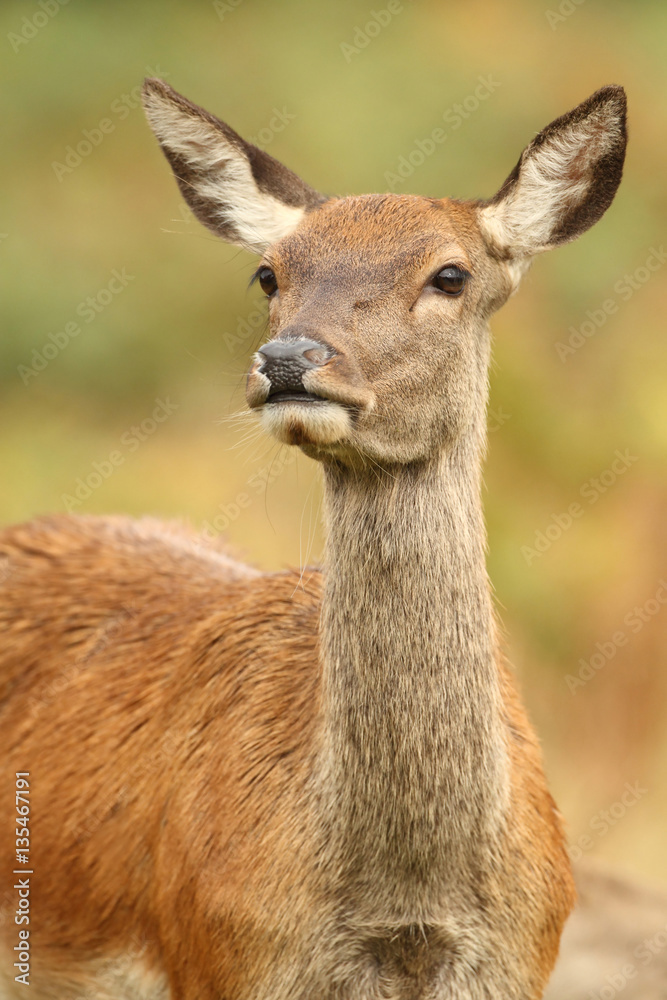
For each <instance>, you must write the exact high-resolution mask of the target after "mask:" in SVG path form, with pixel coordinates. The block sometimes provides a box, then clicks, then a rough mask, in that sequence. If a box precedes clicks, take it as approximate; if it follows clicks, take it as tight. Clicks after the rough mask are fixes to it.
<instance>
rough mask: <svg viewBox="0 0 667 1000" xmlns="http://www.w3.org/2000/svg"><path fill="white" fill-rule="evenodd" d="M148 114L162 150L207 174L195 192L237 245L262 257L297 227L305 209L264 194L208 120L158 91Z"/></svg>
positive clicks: (149, 102)
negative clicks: (188, 110)
mask: <svg viewBox="0 0 667 1000" xmlns="http://www.w3.org/2000/svg"><path fill="white" fill-rule="evenodd" d="M146 114H147V116H148V119H149V121H150V123H151V126H152V128H153V131H154V132H155V134H156V136H157V138H158V139H159V141H160V142H161V143H162V145H163V146H166V148H167V149H169V150H171V151H172V152H174V153H176V154H178V155H179V156H181V157H183V159H184V160H186V161H187V162H188V163H190V164H191V165H192V166H193V168H195V169H199V170H202V171H205V172H206V173H207V175H208V178H207V180H206V181H202V182H199V183H197V184H196V187H195V193H196V194H197V196H198V197H200V198H203V199H205V200H206V201H208V202H209V203H210V204H211V206H212V209H213V214H214V215H217V217H218V218H219V219H220V222H221V224H226V225H231V227H232V228H233V230H234V233H235V234H236V239H235V240H234V242H235V243H236V244H238V245H239V246H242V247H244V248H245V249H246V250H250V251H251V252H252V253H258V254H262V253H264V251H265V250H266V249H267V247H269V246H271V244H272V243H275V242H276V240H279V239H281V238H282V237H283V236H287V235H289V233H291V232H292V231H293V230H294V229H295V228H296V227H297V225H298V224H299V222H300V221H301V219H302V218H303V216H304V213H305V209H304V208H302V207H294V206H292V205H285V204H284V203H283V202H281V201H279V200H278V199H277V198H274V197H273V195H270V194H267V193H266V192H265V191H260V189H259V188H258V186H257V184H256V182H255V178H254V177H253V175H252V170H251V169H250V163H249V162H248V160H247V158H246V157H245V155H244V154H243V153H242V152H241V150H239V149H238V148H237V147H236V146H235V145H233V143H231V142H229V141H228V140H227V139H226V138H225V136H224V135H223V134H222V132H220V131H219V130H218V129H217V128H215V126H214V125H212V124H211V123H210V122H208V121H206V119H204V118H199V117H197V116H195V115H193V114H189V113H188V112H186V111H183V110H181V109H180V108H179V107H178V106H177V105H176V104H174V103H173V102H172V101H171V100H169V99H167V98H162V97H161V96H159V95H158V94H156V93H155V92H154V91H151V92H150V93H149V94H148V96H147V97H146Z"/></svg>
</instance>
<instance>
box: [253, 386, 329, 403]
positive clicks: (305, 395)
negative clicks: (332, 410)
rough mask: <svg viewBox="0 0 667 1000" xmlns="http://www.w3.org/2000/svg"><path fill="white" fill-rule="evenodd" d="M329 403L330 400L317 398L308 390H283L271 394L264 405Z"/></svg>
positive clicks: (322, 397)
mask: <svg viewBox="0 0 667 1000" xmlns="http://www.w3.org/2000/svg"><path fill="white" fill-rule="evenodd" d="M329 402H330V400H328V399H325V397H324V396H316V395H315V393H314V392H308V390H307V389H282V390H278V391H277V392H270V393H269V395H268V398H267V400H266V403H265V404H264V405H266V404H267V403H308V404H313V403H315V404H317V403H320V404H323V403H329Z"/></svg>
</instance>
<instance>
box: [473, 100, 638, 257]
mask: <svg viewBox="0 0 667 1000" xmlns="http://www.w3.org/2000/svg"><path fill="white" fill-rule="evenodd" d="M625 112H626V100H625V91H624V90H623V88H622V87H603V88H602V90H598V91H596V93H595V94H593V95H592V96H591V97H589V98H588V100H586V101H584V102H583V103H582V104H580V105H578V107H576V108H574V110H573V111H570V112H568V113H567V114H565V115H563V116H562V117H561V118H556V120H555V121H553V122H551V124H550V125H547V127H546V128H545V129H543V130H542V131H541V132H540V133H539V134H538V135H537V136H535V138H534V139H533V141H532V142H531V143H530V145H529V146H527V147H526V149H524V151H523V153H522V154H521V159H520V160H519V162H518V163H517V165H516V167H515V168H514V170H513V171H512V173H511V174H510V175H509V177H508V178H507V180H506V181H505V183H504V184H503V186H502V187H501V189H500V191H499V192H498V194H497V195H496V196H495V198H492V199H491V201H490V202H487V203H486V204H485V205H483V206H482V207H481V209H480V212H479V221H480V225H481V227H482V230H483V232H484V233H485V235H486V237H487V239H488V240H489V242H490V243H491V245H492V246H493V247H494V248H495V249H496V251H497V252H499V253H500V254H501V255H502V256H504V257H506V258H509V259H520V258H527V257H529V256H531V255H532V254H536V253H540V252H541V251H542V250H548V249H549V248H550V247H553V246H557V245H558V244H559V243H566V242H568V241H569V240H573V239H576V237H577V236H580V235H581V233H583V232H585V231H586V230H587V229H589V228H590V227H591V226H592V225H594V223H596V222H597V221H598V219H599V218H601V216H602V215H603V214H604V212H606V210H607V209H608V208H609V206H610V205H611V202H612V200H613V198H614V195H615V194H616V189H617V187H618V185H619V182H620V180H621V174H622V172H623V160H624V158H625V146H626V142H627V132H626V124H625Z"/></svg>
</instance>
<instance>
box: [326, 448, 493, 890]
mask: <svg viewBox="0 0 667 1000" xmlns="http://www.w3.org/2000/svg"><path fill="white" fill-rule="evenodd" d="M478 438H479V435H477V437H472V436H471V438H470V440H469V441H464V442H462V443H461V444H460V445H459V446H458V447H457V448H456V449H455V450H454V451H452V452H451V453H449V454H447V455H446V456H443V457H441V458H440V459H439V460H438V461H437V462H434V463H432V464H424V465H420V466H406V467H402V468H400V469H398V470H397V469H396V468H394V469H392V471H391V473H388V472H381V471H379V470H378V469H376V468H373V469H369V470H368V474H364V473H359V472H358V471H357V470H355V471H350V470H343V469H340V468H330V469H328V470H327V472H326V473H325V477H326V487H325V495H326V506H327V516H328V531H329V534H328V545H327V558H326V588H325V598H324V605H323V614H322V655H323V671H324V711H325V723H326V733H327V751H328V753H327V774H328V780H327V786H328V788H329V790H330V794H331V806H332V826H333V828H334V834H333V839H334V840H335V841H336V844H337V848H338V855H339V857H338V862H339V864H341V865H342V868H343V869H344V870H345V871H346V872H347V875H348V877H349V878H351V879H352V880H353V881H354V884H355V885H357V886H359V887H360V886H362V885H364V884H366V885H367V889H368V892H369V893H371V894H373V895H374V897H375V898H377V897H378V893H380V885H381V883H382V880H383V879H384V880H385V881H386V882H387V883H388V884H389V883H390V884H391V886H392V887H393V889H392V896H393V898H396V888H397V887H398V886H400V885H403V887H404V891H403V895H404V898H405V900H406V903H405V905H406V906H407V907H408V908H409V907H411V906H413V902H408V900H415V899H416V900H417V901H418V902H419V901H422V902H423V903H424V904H425V905H426V906H428V903H427V897H428V896H429V891H430V890H429V886H432V887H436V892H437V885H436V884H439V885H440V887H441V886H442V883H443V882H444V883H447V882H448V881H451V877H454V873H455V872H456V871H459V872H460V870H461V866H462V865H466V864H467V865H468V866H469V865H475V864H478V863H479V858H478V857H477V855H478V853H479V851H480V850H482V849H483V848H484V845H488V842H489V838H490V837H493V835H494V831H495V830H496V829H497V827H498V824H499V822H500V818H501V816H502V813H503V810H504V803H505V798H506V795H507V773H506V770H507V769H506V760H505V744H504V738H503V724H502V717H501V706H500V695H499V682H498V674H497V667H496V662H495V648H494V645H495V644H494V625H493V613H492V608H491V600H490V594H489V586H488V582H487V576H486V568H485V558H484V553H485V533H484V524H483V517H482V511H481V501H480V471H479V468H480V456H479V450H480V449H479V444H478ZM399 895H400V893H399Z"/></svg>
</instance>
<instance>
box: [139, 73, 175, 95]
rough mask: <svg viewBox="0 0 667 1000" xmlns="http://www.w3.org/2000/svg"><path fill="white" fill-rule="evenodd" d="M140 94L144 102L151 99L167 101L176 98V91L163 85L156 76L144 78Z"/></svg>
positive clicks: (167, 85) (165, 84)
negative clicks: (164, 99) (156, 98)
mask: <svg viewBox="0 0 667 1000" xmlns="http://www.w3.org/2000/svg"><path fill="white" fill-rule="evenodd" d="M141 93H142V94H143V98H144V101H148V100H150V98H151V97H158V98H159V97H161V98H167V99H169V98H173V97H174V96H176V91H175V90H174V89H173V88H172V87H170V86H169V84H168V83H165V82H164V80H160V79H159V78H158V77H156V76H147V77H146V79H145V80H144V83H143V86H142V88H141Z"/></svg>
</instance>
